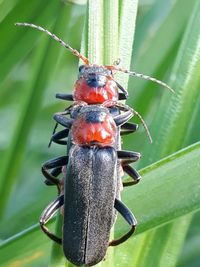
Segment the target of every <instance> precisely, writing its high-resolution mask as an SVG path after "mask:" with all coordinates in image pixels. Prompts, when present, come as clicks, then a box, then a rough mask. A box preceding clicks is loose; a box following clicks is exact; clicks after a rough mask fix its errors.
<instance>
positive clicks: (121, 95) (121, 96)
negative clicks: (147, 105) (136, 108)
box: [118, 93, 127, 100]
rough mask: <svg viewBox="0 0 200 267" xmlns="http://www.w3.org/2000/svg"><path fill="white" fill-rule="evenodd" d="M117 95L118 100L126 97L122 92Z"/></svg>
mask: <svg viewBox="0 0 200 267" xmlns="http://www.w3.org/2000/svg"><path fill="white" fill-rule="evenodd" d="M118 95H119V100H126V99H127V97H126V95H125V94H124V93H119V94H118Z"/></svg>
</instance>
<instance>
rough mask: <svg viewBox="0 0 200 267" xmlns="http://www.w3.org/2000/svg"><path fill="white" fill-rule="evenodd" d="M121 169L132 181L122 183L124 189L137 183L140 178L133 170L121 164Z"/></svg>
mask: <svg viewBox="0 0 200 267" xmlns="http://www.w3.org/2000/svg"><path fill="white" fill-rule="evenodd" d="M122 168H123V170H124V171H125V172H126V173H127V174H128V175H129V176H130V177H131V178H132V179H133V180H132V181H128V182H123V186H124V187H125V186H131V185H135V184H137V183H139V181H140V179H141V176H140V174H139V173H138V172H137V171H136V170H135V169H134V168H132V167H131V166H130V165H123V164H122Z"/></svg>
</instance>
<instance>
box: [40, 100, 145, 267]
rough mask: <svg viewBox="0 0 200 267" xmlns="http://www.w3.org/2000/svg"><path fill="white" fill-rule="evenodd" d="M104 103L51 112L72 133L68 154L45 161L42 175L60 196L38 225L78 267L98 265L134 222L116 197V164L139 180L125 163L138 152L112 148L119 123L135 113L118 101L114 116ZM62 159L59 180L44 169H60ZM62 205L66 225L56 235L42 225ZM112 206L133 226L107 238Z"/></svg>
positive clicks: (138, 154) (126, 236) (113, 219)
mask: <svg viewBox="0 0 200 267" xmlns="http://www.w3.org/2000/svg"><path fill="white" fill-rule="evenodd" d="M106 106H108V103H106V104H104V105H86V104H83V103H82V104H80V103H79V104H78V105H74V106H73V107H71V108H70V111H69V112H70V115H71V116H70V118H67V117H66V116H65V114H66V112H65V113H64V114H61V113H58V114H55V115H54V119H55V120H56V122H58V123H59V124H61V125H62V126H64V127H66V128H67V129H69V134H70V135H71V137H70V140H71V142H70V145H69V148H68V152H67V155H68V156H62V157H59V158H56V159H53V160H50V161H48V162H46V163H45V164H44V165H43V173H44V174H45V177H46V178H47V180H48V181H50V183H52V184H56V185H57V186H58V188H59V196H58V197H57V199H56V200H55V201H53V202H52V203H50V205H49V206H48V207H47V208H46V209H45V211H44V212H43V214H42V216H41V219H40V225H41V228H42V230H43V231H44V232H45V233H46V234H47V235H48V236H49V237H50V238H51V239H53V240H54V241H56V242H57V243H59V244H62V245H63V251H64V254H65V256H66V258H67V259H68V260H70V261H71V262H72V263H74V264H76V265H78V266H79V265H82V264H84V265H86V266H91V265H94V264H97V263H98V262H99V261H101V260H102V259H103V258H104V256H105V253H106V250H107V247H108V246H109V245H110V246H115V245H118V244H120V243H122V242H124V241H126V240H127V239H128V238H129V237H130V236H131V235H132V233H133V232H134V230H135V227H136V223H137V221H136V219H135V217H134V215H133V214H132V213H131V211H130V210H129V209H128V208H127V207H126V206H125V205H124V204H123V203H122V202H121V201H120V199H119V198H120V191H121V185H120V181H121V175H120V170H119V168H120V167H121V168H123V170H124V171H125V172H129V175H130V174H131V177H132V178H133V183H136V182H138V180H139V179H140V177H136V176H135V170H134V169H133V168H132V167H131V166H129V163H131V162H135V161H136V160H138V159H139V158H140V153H138V152H130V151H123V150H117V149H116V146H117V143H118V142H116V137H117V134H118V129H117V127H119V126H120V125H122V124H124V123H126V122H127V121H128V120H129V119H130V118H131V117H132V116H133V112H132V110H131V109H130V108H129V107H127V106H125V105H122V104H120V105H119V104H117V103H116V106H117V107H118V108H119V109H121V110H122V113H121V114H118V115H116V116H114V117H113V116H112V115H111V114H110V110H109V109H108V108H107V107H106ZM68 142H69V139H68ZM119 162H120V164H119ZM64 164H65V165H66V177H65V178H64V179H63V180H61V181H60V180H59V179H57V178H56V177H53V176H52V174H50V173H49V172H48V170H49V169H52V168H53V170H54V172H55V170H56V171H58V170H59V172H60V171H61V169H60V168H62V166H63V165H64ZM127 183H129V182H127ZM130 183H132V181H131V182H130ZM62 206H64V208H63V217H64V224H63V237H62V238H60V237H57V236H55V235H54V234H53V233H52V232H50V231H49V229H48V228H47V227H46V226H45V224H46V223H47V222H48V221H49V219H50V218H51V217H52V216H53V215H54V214H55V212H56V211H57V210H58V209H60V208H61V207H62ZM114 209H116V210H117V211H118V212H119V213H120V214H121V215H122V216H123V217H124V219H125V220H126V221H127V222H128V223H129V224H130V225H131V229H130V230H129V232H128V233H126V234H125V235H123V236H122V237H121V238H119V239H117V240H113V241H110V242H109V236H110V230H111V227H112V225H113V223H114V221H115V217H116V213H115V211H114Z"/></svg>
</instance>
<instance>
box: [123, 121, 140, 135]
mask: <svg viewBox="0 0 200 267" xmlns="http://www.w3.org/2000/svg"><path fill="white" fill-rule="evenodd" d="M137 129H138V124H135V123H131V122H126V123H124V124H123V125H122V126H121V131H120V134H121V135H125V134H130V133H134V132H135V131H137Z"/></svg>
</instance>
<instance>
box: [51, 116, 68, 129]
mask: <svg viewBox="0 0 200 267" xmlns="http://www.w3.org/2000/svg"><path fill="white" fill-rule="evenodd" d="M53 118H54V120H55V121H56V122H57V123H59V124H61V125H62V126H64V127H66V128H67V129H70V128H71V126H72V123H73V119H69V118H66V117H64V115H63V114H62V113H56V114H54V116H53Z"/></svg>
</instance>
